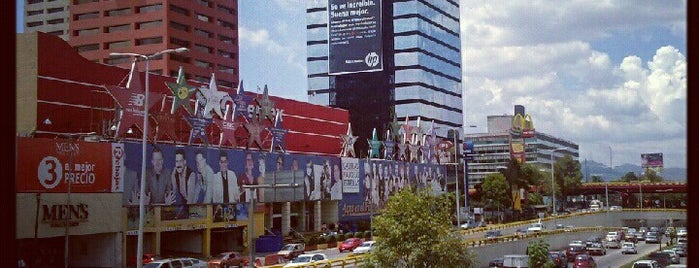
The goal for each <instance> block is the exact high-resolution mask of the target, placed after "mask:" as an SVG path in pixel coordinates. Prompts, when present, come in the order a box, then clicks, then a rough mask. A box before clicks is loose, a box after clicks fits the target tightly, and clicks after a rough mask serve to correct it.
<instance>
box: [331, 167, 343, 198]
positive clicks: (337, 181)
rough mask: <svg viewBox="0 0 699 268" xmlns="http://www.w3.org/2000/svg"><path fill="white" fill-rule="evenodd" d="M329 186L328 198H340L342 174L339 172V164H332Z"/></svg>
mask: <svg viewBox="0 0 699 268" xmlns="http://www.w3.org/2000/svg"><path fill="white" fill-rule="evenodd" d="M331 183H332V186H330V199H331V200H342V174H341V173H340V165H338V164H335V165H333V180H332V182H331Z"/></svg>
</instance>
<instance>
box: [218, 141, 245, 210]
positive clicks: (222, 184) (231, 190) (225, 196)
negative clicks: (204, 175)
mask: <svg viewBox="0 0 699 268" xmlns="http://www.w3.org/2000/svg"><path fill="white" fill-rule="evenodd" d="M218 164H219V172H217V173H216V174H215V175H214V180H213V183H212V195H213V196H212V202H213V203H224V204H230V203H238V201H239V200H240V186H239V185H238V176H236V175H235V172H233V171H232V170H230V169H228V153H227V152H226V151H224V150H221V152H220V153H219V156H218Z"/></svg>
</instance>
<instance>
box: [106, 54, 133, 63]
mask: <svg viewBox="0 0 699 268" xmlns="http://www.w3.org/2000/svg"><path fill="white" fill-rule="evenodd" d="M130 58H131V57H129V56H119V57H111V58H108V59H105V60H104V63H106V64H111V65H115V64H122V63H127V62H129V59H130Z"/></svg>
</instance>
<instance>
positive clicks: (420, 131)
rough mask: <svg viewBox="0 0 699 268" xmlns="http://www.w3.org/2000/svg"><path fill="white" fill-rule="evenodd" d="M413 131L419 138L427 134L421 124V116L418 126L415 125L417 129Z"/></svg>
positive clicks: (418, 119)
mask: <svg viewBox="0 0 699 268" xmlns="http://www.w3.org/2000/svg"><path fill="white" fill-rule="evenodd" d="M413 133H415V134H417V135H418V138H419V137H421V136H422V135H423V134H425V129H423V128H422V127H421V126H420V117H419V116H418V117H417V126H415V130H414V132H413Z"/></svg>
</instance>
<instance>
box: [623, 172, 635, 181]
mask: <svg viewBox="0 0 699 268" xmlns="http://www.w3.org/2000/svg"><path fill="white" fill-rule="evenodd" d="M637 180H638V177H636V173H633V172H631V171H629V172H626V174H624V176H623V177H621V181H623V182H632V181H637Z"/></svg>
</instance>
